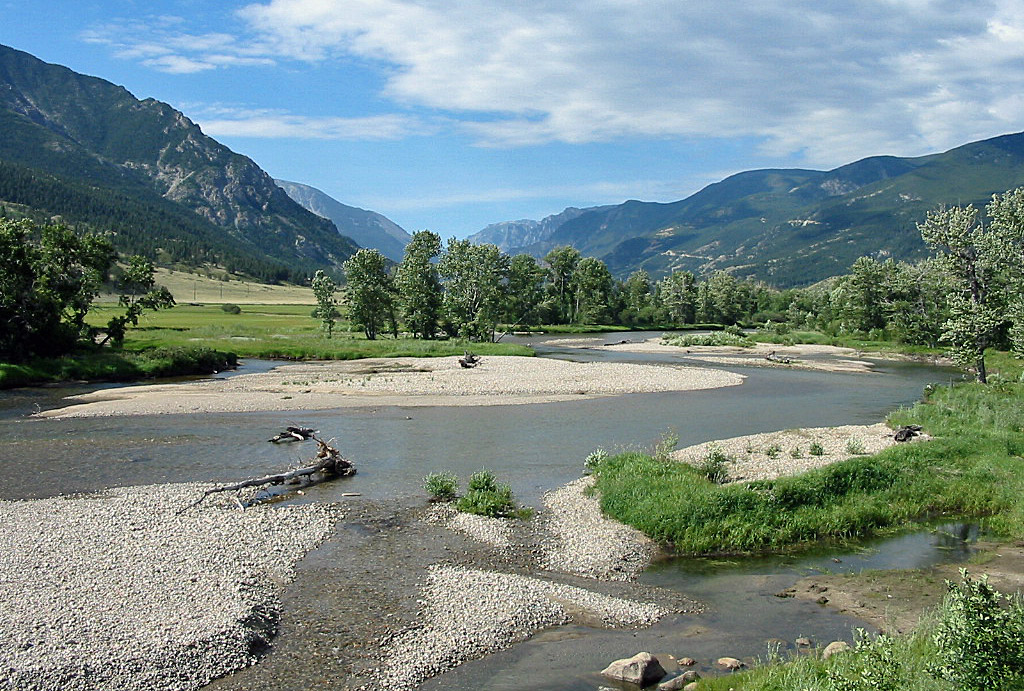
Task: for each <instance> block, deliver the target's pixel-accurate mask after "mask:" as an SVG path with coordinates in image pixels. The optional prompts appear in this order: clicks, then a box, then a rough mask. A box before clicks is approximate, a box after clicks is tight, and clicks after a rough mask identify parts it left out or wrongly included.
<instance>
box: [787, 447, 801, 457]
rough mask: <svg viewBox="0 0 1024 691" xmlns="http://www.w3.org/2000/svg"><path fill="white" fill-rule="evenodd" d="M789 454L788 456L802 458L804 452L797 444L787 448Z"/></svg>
mask: <svg viewBox="0 0 1024 691" xmlns="http://www.w3.org/2000/svg"><path fill="white" fill-rule="evenodd" d="M789 456H790V458H803V457H804V452H803V451H801V450H800V447H799V446H794V447H793V448H792V449H790V450H789Z"/></svg>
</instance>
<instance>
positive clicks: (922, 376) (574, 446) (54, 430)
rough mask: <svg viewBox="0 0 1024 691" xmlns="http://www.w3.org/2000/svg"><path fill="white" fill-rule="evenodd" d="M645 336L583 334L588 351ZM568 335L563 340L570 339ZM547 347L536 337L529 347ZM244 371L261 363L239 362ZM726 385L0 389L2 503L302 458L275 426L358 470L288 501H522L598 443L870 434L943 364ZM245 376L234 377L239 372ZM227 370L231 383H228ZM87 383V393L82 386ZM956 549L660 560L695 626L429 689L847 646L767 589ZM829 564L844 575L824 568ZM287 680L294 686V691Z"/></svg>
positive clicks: (815, 613) (838, 625)
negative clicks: (682, 659)
mask: <svg viewBox="0 0 1024 691" xmlns="http://www.w3.org/2000/svg"><path fill="white" fill-rule="evenodd" d="M647 335H648V334H621V333H617V334H611V335H595V336H591V337H589V338H590V339H591V340H593V341H594V343H595V345H601V344H602V343H604V342H609V341H611V342H615V341H619V340H623V339H625V338H628V339H631V340H639V339H641V338H643V337H646V336H647ZM574 338H575V337H574ZM530 340H533V341H544V340H550V339H530ZM537 347H538V352H540V353H542V354H543V355H545V356H548V357H559V358H568V359H574V360H595V359H600V360H620V361H630V362H653V363H677V364H694V365H697V366H707V365H706V363H699V362H695V361H692V360H691V361H688V360H687V359H686V358H685V356H684V355H676V354H661V353H658V354H650V355H647V354H626V353H616V352H613V351H608V350H604V349H601V348H595V349H593V350H583V351H580V350H564V349H559V348H557V347H554V346H551V345H548V344H545V343H543V342H538V343H537ZM247 366H248V368H249V369H248V371H266V369H268V368H269V367H271V366H272V363H267V362H253V363H251V364H248V365H247ZM725 368H726V369H729V370H732V371H737V372H740V373H741V374H743V375H745V376H746V380H745V381H744V383H743V384H742V385H740V386H735V387H727V388H722V389H714V390H709V391H696V392H685V393H671V394H635V395H628V396H617V397H609V398H601V399H584V400H579V401H570V402H563V403H546V404H533V405H496V406H481V407H473V408H442V407H428V408H417V407H402V406H385V407H366V408H357V409H340V410H327V411H310V412H304V413H303V412H287V413H280V412H268V413H244V414H241V413H239V414H205V415H203V416H201V417H193V416H187V415H185V416H182V415H167V416H140V417H129V418H85V419H68V420H50V419H28V418H27V417H26V416H27V415H29V414H31V413H32V412H34V411H36V410H39V409H48V408H53V407H59V406H60V405H62V401H61V397H62V396H64V395H69V394H73V393H80V392H82V391H84V390H89V389H88V388H86V387H68V388H47V389H37V390H24V391H13V392H4V393H2V394H0V498H4V499H19V498H32V497H43V496H52V495H56V494H66V493H73V492H85V491H92V490H96V489H100V488H102V487H108V486H116V485H136V484H150V483H156V482H190V481H218V482H225V481H237V480H240V479H244V478H247V477H253V476H258V475H263V474H266V473H270V472H275V471H278V470H281V469H283V468H285V467H288V466H290V465H293V464H295V463H296V462H297V461H298V460H300V459H308V458H309V457H311V456H312V454H313V453H314V452H315V447H314V446H313V445H312V444H311V443H306V444H293V445H274V444H269V443H267V441H266V440H267V439H268V438H269V437H271V436H272V435H273V434H274V433H276V432H277V431H278V430H279V429H280V428H282V427H283V426H285V425H288V424H300V425H303V426H310V427H314V428H316V429H318V430H320V433H321V436H323V437H324V438H327V439H332V438H333V439H335V445H336V446H337V447H338V448H339V449H340V450H341V451H342V453H343V454H344V455H345V456H346V457H348V458H349V459H351V460H352V461H354V462H355V464H356V465H357V467H358V471H359V472H358V474H357V475H356V476H355V477H353V478H350V479H346V480H344V481H340V482H335V483H328V484H323V485H319V486H316V487H311V488H308V489H307V490H306V494H305V495H304V496H302V497H297V498H295V499H293V500H294V501H345V498H343V497H342V496H341V495H342V493H346V492H357V493H360V494H361V495H362V496H363V497H364V498H365V499H370V500H374V499H382V500H393V499H395V498H396V497H397V498H401V499H402V500H403V501H408V500H412V501H419V499H417V497H422V496H423V491H422V487H421V485H422V478H423V476H424V475H425V474H427V473H428V472H432V471H437V470H449V471H452V472H455V473H457V474H459V475H460V476H462V477H465V476H467V475H468V474H469V473H471V472H473V471H475V470H478V469H479V468H481V467H488V468H490V469H492V470H494V471H495V472H496V474H497V475H498V476H499V478H501V479H502V480H504V481H507V482H509V483H510V484H511V486H512V488H513V490H514V491H515V493H516V495H517V497H518V498H519V500H520V501H521V502H522V503H525V504H528V505H534V506H537V505H539V503H540V496H541V495H542V494H543V492H545V491H547V490H549V489H553V488H555V487H558V486H560V485H562V484H564V483H566V482H569V481H571V480H574V479H576V478H578V477H579V475H580V473H581V470H582V461H583V459H584V458H585V457H586V455H587V454H588V453H590V452H591V451H592V450H594V449H595V448H597V447H604V448H605V449H608V450H615V449H618V448H624V447H649V446H650V445H651V444H652V443H654V442H655V441H656V440H657V439H658V438H659V437H660V436H661V435H662V434H663V433H665V432H666V431H668V430H673V431H675V433H677V434H678V435H679V439H680V445H681V446H687V445H690V444H695V443H699V442H703V441H708V440H711V439H717V438H725V437H732V436H737V435H743V434H752V433H756V432H764V431H772V430H778V429H786V428H790V427H816V426H828V425H844V424H871V423H875V422H878V421H880V420H882V419H883V418H884V417H885V415H886V414H887V413H888V412H890V411H891V410H893V409H894V408H897V407H899V406H902V405H910V404H912V403H913V402H914V401H916V400H918V398H919V397H920V395H921V392H922V389H923V387H924V386H925V385H926V384H929V383H945V382H947V381H948V380H949V379H950V377H951V375H950V373H949V371H947V370H940V369H937V368H933V367H926V366H920V365H912V364H905V363H894V362H879V363H877V367H876V372H875V373H872V374H849V373H825V372H811V371H799V370H784V369H769V368H759V367H736V366H726V367H725ZM242 371H243V372H244V371H247V369H243V370H242ZM229 376H230V375H229ZM91 388H96V387H91ZM968 551H969V547H968V546H967V543H966V542H964V541H962V540H959V539H954V538H952V537H950V536H948V535H946V534H945V533H922V534H918V535H910V536H904V537H900V538H895V539H891V540H887V541H882V542H879V543H876V544H873V545H868V546H862V547H861V548H858V549H856V550H853V549H851V550H845V551H843V550H833V551H830V552H828V553H826V554H817V555H803V556H800V557H786V558H773V559H767V560H750V559H748V560H742V561H741V562H739V563H737V564H722V563H715V562H708V561H699V560H675V561H667V562H663V563H660V564H657V565H655V566H654V567H652V568H651V569H650V570H648V571H647V572H646V573H645V574H644V575H643V577H642V582H643V583H646V584H650V585H652V586H660V587H664V588H669V589H672V590H676V591H679V592H682V593H684V594H686V595H688V596H690V597H693V598H695V599H698V600H701V601H703V602H705V603H706V604H707V605H708V606H709V607H708V612H707V613H706V614H702V615H698V616H692V615H690V616H686V617H675V616H674V617H669V618H668V619H666V620H665V621H663V622H662V623H660V624H658V625H657V626H655V627H652V628H651V629H648V630H642V631H630V632H626V633H623V632H614V631H602V630H596V629H590V628H587V627H582V626H571V627H561V628H559V629H556V630H554V631H551V632H546V633H542V634H541V635H539V636H537V637H535V638H534V639H532V640H531V641H528V642H526V643H523V644H520V645H517V646H515V647H513V648H511V649H509V650H507V651H504V652H501V653H498V654H496V655H493V656H490V657H488V658H486V659H484V660H479V661H475V662H471V663H468V664H466V665H463V666H462V667H460V668H458V669H456V670H454V671H452V672H450V673H448V674H445V675H443V676H441V677H439V678H438V679H436V680H433V681H431V682H428V683H427V684H426V685H425V687H424V688H428V689H466V690H469V689H523V688H531V689H552V690H554V689H595V688H597V687H598V686H599V685H600V678H599V677H598V675H597V673H596V670H599V669H601V668H603V667H604V666H605V665H606V664H607V663H608V662H609V661H610V660H612V659H615V658H617V657H624V656H628V655H632V654H633V653H635V652H637V651H639V650H649V651H650V652H653V653H656V654H658V653H660V654H672V655H675V656H682V655H689V656H692V657H694V658H697V659H712V658H714V657H718V656H721V655H731V656H735V657H740V658H744V657H764V656H765V655H767V653H768V652H769V650H768V643H767V641H768V639H770V638H783V639H787V640H789V641H792V640H793V639H795V638H796V637H797V636H801V635H808V636H811V637H812V638H813V639H815V640H816V641H825V640H826V639H827V640H832V639H834V638H846V639H847V640H849V639H850V631H851V629H852V628H853V627H854V626H856V625H857V623H856V622H855V621H854V620H852V619H850V618H848V617H845V616H840V615H837V614H835V613H833V612H831V611H829V610H826V609H824V608H822V607H820V606H818V605H816V604H814V603H809V602H802V601H799V602H798V601H794V600H792V599H786V600H782V599H779V598H775V597H773V594H774V593H776V592H778V591H780V590H783V589H784V588H786V587H789V586H790V585H792V584H793V582H794V581H795V580H796V579H797V578H799V577H800V576H803V575H806V574H807V573H813V572H815V570H829V571H836V570H839V569H844V570H845V569H861V568H910V567H920V566H925V565H928V564H932V563H938V562H943V561H958V560H962V559H964V558H965V556H966V554H967V552H968ZM837 555H838V558H841V560H842V561H841V563H840V564H838V565H837V564H836V563H835V562H833V561H832V559H833V558H834V557H836V556H837ZM301 687H302V686H301V682H300V681H297V685H296V686H295V687H294V688H301Z"/></svg>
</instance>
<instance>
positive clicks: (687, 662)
mask: <svg viewBox="0 0 1024 691" xmlns="http://www.w3.org/2000/svg"><path fill="white" fill-rule="evenodd" d="M676 662H677V663H679V666H680V667H693V666H694V665H695V664H697V661H696V660H694V659H693V658H692V657H681V658H679V659H678V660H676Z"/></svg>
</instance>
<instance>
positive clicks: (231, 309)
mask: <svg viewBox="0 0 1024 691" xmlns="http://www.w3.org/2000/svg"><path fill="white" fill-rule="evenodd" d="M220 308H221V309H222V310H224V311H225V312H227V313H228V314H241V313H242V308H241V307H239V306H238V305H232V304H230V303H228V304H225V305H221V306H220Z"/></svg>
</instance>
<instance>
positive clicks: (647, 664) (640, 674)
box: [601, 653, 665, 686]
mask: <svg viewBox="0 0 1024 691" xmlns="http://www.w3.org/2000/svg"><path fill="white" fill-rule="evenodd" d="M601 674H602V675H604V676H606V677H608V678H609V679H614V680H616V681H628V682H629V683H631V684H637V685H638V686H648V685H649V684H653V683H654V682H656V681H658V680H659V679H661V678H662V677H664V676H665V668H664V667H662V666H661V663H660V662H658V658H656V657H654V656H653V655H651V654H650V653H637V654H636V655H634V656H633V657H627V658H624V659H622V660H616V661H615V662H613V663H611V664H610V665H608V666H607V667H605V668H604V669H603V670H601Z"/></svg>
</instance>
